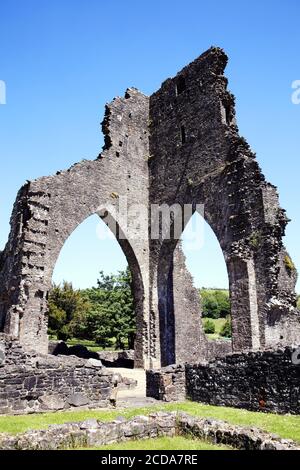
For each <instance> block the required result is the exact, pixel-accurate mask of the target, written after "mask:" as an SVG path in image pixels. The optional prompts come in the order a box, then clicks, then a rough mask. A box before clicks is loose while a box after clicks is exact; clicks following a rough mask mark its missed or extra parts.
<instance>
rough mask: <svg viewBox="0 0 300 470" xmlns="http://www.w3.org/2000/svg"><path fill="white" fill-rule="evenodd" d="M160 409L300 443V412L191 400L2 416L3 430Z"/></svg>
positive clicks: (19, 430)
mask: <svg viewBox="0 0 300 470" xmlns="http://www.w3.org/2000/svg"><path fill="white" fill-rule="evenodd" d="M159 410H164V411H184V412H186V413H189V414H191V415H194V416H198V417H207V418H215V419H220V420H224V421H228V422H230V423H232V424H239V425H242V426H254V427H258V428H260V429H263V430H265V431H267V432H270V433H273V434H278V435H279V436H280V437H282V438H287V439H293V440H295V441H298V442H300V415H276V414H273V413H259V412H253V411H246V410H241V409H236V408H228V407H221V406H211V405H204V404H202V403H195V402H191V401H186V402H184V403H179V404H178V403H170V404H160V405H155V406H152V407H147V408H137V409H134V408H132V409H126V410H78V411H64V412H63V411H62V412H56V413H41V414H32V415H20V416H0V432H8V433H10V434H17V433H20V432H25V431H27V430H29V429H45V428H47V426H48V425H50V424H63V423H66V422H71V421H73V422H74V421H75V422H76V421H77V422H78V421H84V420H85V419H89V418H96V419H98V420H100V421H111V420H113V419H115V418H116V417H117V416H124V417H125V418H132V417H134V416H137V415H142V414H148V413H151V412H153V411H159Z"/></svg>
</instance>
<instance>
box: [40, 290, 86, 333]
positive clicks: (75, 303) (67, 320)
mask: <svg viewBox="0 0 300 470" xmlns="http://www.w3.org/2000/svg"><path fill="white" fill-rule="evenodd" d="M48 307H49V333H50V334H55V335H57V337H58V339H62V340H64V341H65V340H67V339H68V338H71V337H72V336H74V335H76V336H77V337H82V334H84V331H81V330H84V325H83V324H84V316H85V313H86V312H87V310H88V308H89V307H90V304H89V302H88V301H87V299H86V298H85V297H83V296H82V294H81V291H80V290H74V289H73V286H72V284H71V283H69V282H66V281H64V282H63V284H62V286H60V285H54V286H53V288H52V290H51V292H50V295H49V301H48Z"/></svg>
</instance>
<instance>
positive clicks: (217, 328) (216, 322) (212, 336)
mask: <svg viewBox="0 0 300 470" xmlns="http://www.w3.org/2000/svg"><path fill="white" fill-rule="evenodd" d="M207 319H208V318H207V317H205V318H202V324H203V325H204V322H205V320H207ZM209 320H210V321H212V322H213V323H214V325H215V333H213V334H207V335H206V336H207V337H208V338H209V339H222V340H227V341H230V338H224V337H222V336H220V331H221V329H222V327H223V325H224V323H226V318H209Z"/></svg>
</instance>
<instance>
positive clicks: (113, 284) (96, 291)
mask: <svg viewBox="0 0 300 470" xmlns="http://www.w3.org/2000/svg"><path fill="white" fill-rule="evenodd" d="M131 282H132V281H131V273H130V270H129V268H127V269H126V270H125V271H119V273H118V274H117V275H105V274H104V273H103V271H101V272H100V278H99V279H98V281H97V283H98V287H95V288H92V289H87V290H86V291H85V295H86V296H87V298H88V300H89V302H90V304H91V308H90V309H89V311H88V312H87V318H86V333H87V336H88V338H90V339H94V340H95V341H96V342H97V343H98V344H99V345H101V346H103V347H105V346H111V345H112V344H114V346H115V348H116V349H124V348H125V347H129V348H130V349H132V348H134V336H135V312H134V306H133V297H132V290H131Z"/></svg>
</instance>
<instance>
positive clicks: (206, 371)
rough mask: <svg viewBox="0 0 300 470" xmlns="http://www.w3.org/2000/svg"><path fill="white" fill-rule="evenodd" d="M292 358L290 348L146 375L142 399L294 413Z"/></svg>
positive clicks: (298, 370) (298, 374)
mask: <svg viewBox="0 0 300 470" xmlns="http://www.w3.org/2000/svg"><path fill="white" fill-rule="evenodd" d="M292 356H293V360H292ZM295 359H297V358H296V354H294V350H293V349H291V348H286V349H284V350H278V351H258V352H248V353H241V354H237V353H236V354H231V355H228V356H225V357H223V358H218V359H216V360H213V361H210V362H208V363H201V364H194V365H189V364H187V365H185V366H172V367H170V366H169V367H165V368H163V369H161V370H159V371H147V396H149V397H154V398H156V399H159V400H164V401H174V400H175V401H176V400H184V399H185V398H189V399H191V400H193V401H198V402H203V403H208V404H211V405H222V406H232V407H235V408H245V409H247V410H252V411H268V412H275V413H292V414H300V364H296V363H295ZM293 361H294V362H293ZM298 362H299V361H298Z"/></svg>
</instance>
